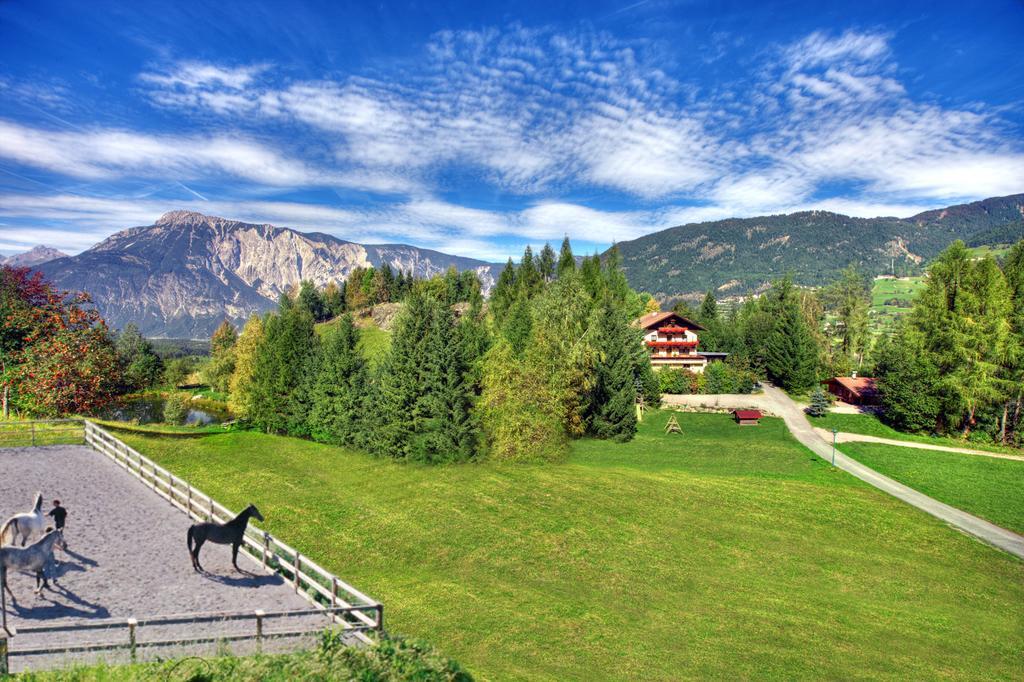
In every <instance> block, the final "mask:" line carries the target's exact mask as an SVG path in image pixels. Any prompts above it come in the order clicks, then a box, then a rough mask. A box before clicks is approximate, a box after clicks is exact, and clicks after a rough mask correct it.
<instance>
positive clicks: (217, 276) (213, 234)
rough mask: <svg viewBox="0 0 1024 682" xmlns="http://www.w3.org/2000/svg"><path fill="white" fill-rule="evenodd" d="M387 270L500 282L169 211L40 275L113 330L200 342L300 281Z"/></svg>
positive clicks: (482, 267)
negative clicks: (78, 295)
mask: <svg viewBox="0 0 1024 682" xmlns="http://www.w3.org/2000/svg"><path fill="white" fill-rule="evenodd" d="M385 263H386V264H388V265H390V266H391V268H392V269H394V270H396V271H398V270H401V271H403V272H405V273H410V272H411V273H412V274H414V275H415V276H417V277H429V276H431V275H434V274H437V273H442V272H444V271H445V270H447V269H448V268H449V267H450V266H454V267H455V268H456V269H458V270H459V271H462V270H474V271H475V272H477V273H478V275H479V276H480V278H481V281H482V282H483V284H484V286H485V288H488V289H489V287H490V286H491V285H492V284H493V282H494V275H495V273H494V272H492V267H493V266H492V265H491V264H489V263H485V262H483V261H479V260H474V259H472V258H461V257H458V256H450V255H447V254H444V253H439V252H437V251H431V250H428V249H420V248H417V247H414V246H407V245H404V244H379V245H363V244H356V243H355V242H349V241H345V240H342V239H338V238H337V237H333V236H330V235H327V234H320V233H315V232H298V231H296V230H292V229H288V228H282V227H275V226H273V225H255V224H251V223H243V222H239V221H237V220H227V219H225V218H217V217H213V216H206V215H202V214H201V213H195V212H191V211H172V212H170V213H166V214H164V215H163V216H161V217H160V219H159V220H157V221H156V222H155V223H154V224H153V225H148V226H145V227H133V228H130V229H127V230H124V231H122V232H118V233H116V234H114V235H112V236H110V237H108V238H107V239H105V240H104V241H102V242H100V243H99V244H97V245H96V246H94V247H92V248H91V249H88V250H87V251H83V252H82V253H80V254H78V255H77V256H72V257H65V258H60V259H57V260H53V261H50V262H48V263H44V264H43V265H41V266H40V268H39V269H40V270H41V271H42V272H43V273H44V274H45V275H46V276H47V277H48V278H49V279H50V280H52V281H53V283H54V284H55V285H56V286H57V287H58V288H60V289H64V290H69V291H86V292H88V293H89V294H90V295H91V296H92V298H93V301H94V302H95V303H96V304H97V306H98V307H99V309H100V311H101V312H102V313H103V316H104V317H105V318H106V320H107V322H108V324H110V325H111V326H112V327H122V326H124V325H125V324H127V323H129V322H134V323H135V324H137V325H138V326H139V329H140V330H141V331H142V333H143V334H145V335H147V336H152V337H164V338H197V339H198V338H209V336H210V334H211V333H212V332H213V330H214V329H215V328H216V327H217V325H218V324H220V322H221V321H222V320H224V319H228V320H231V321H232V322H234V323H235V324H242V323H244V321H245V320H246V319H247V318H248V317H249V316H250V315H251V314H253V313H259V312H263V311H266V310H270V309H272V308H273V307H275V306H276V304H277V300H278V298H279V297H280V295H281V293H282V292H284V291H285V290H287V289H288V288H289V287H293V286H295V285H297V284H298V283H299V282H301V281H302V280H310V281H312V282H313V283H314V284H316V285H317V286H321V287H323V286H326V285H327V284H328V283H329V282H331V281H340V280H343V279H345V278H346V277H347V276H348V274H349V273H350V272H352V270H353V269H354V268H356V267H369V266H374V267H377V266H382V265H384V264H385Z"/></svg>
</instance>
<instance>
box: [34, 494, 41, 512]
mask: <svg viewBox="0 0 1024 682" xmlns="http://www.w3.org/2000/svg"><path fill="white" fill-rule="evenodd" d="M42 508H43V494H42V493H36V504H35V506H34V507H32V511H33V512H34V513H36V514H38V513H39V512H40V510H42Z"/></svg>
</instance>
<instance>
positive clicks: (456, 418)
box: [409, 306, 476, 464]
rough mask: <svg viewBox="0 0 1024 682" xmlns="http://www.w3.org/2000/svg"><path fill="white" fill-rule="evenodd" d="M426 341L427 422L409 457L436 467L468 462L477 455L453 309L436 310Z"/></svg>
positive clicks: (424, 394) (425, 408)
mask: <svg viewBox="0 0 1024 682" xmlns="http://www.w3.org/2000/svg"><path fill="white" fill-rule="evenodd" d="M432 313H433V314H432V319H431V321H430V329H429V332H428V336H427V338H426V339H424V342H425V343H424V345H425V358H424V366H423V394H422V398H423V399H422V407H423V409H424V412H425V419H424V420H423V422H422V423H421V424H420V425H419V428H418V429H417V432H416V433H415V434H414V437H413V441H412V443H411V447H410V449H409V457H410V459H413V460H415V461H419V462H425V463H429V464H436V463H440V462H455V461H465V460H467V459H469V458H471V457H472V456H473V455H474V454H475V453H476V424H475V423H474V420H473V419H472V417H471V415H470V406H471V402H470V400H471V394H472V389H471V388H470V387H469V386H468V385H467V383H466V379H467V373H466V367H465V365H464V356H463V352H462V351H463V349H462V348H460V346H459V338H458V330H457V328H456V326H455V319H454V317H453V315H452V312H451V308H450V307H448V306H435V307H434V309H433V310H432Z"/></svg>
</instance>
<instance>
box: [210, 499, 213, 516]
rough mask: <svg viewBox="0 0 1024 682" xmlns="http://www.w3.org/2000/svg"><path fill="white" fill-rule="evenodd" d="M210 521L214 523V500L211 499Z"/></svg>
mask: <svg viewBox="0 0 1024 682" xmlns="http://www.w3.org/2000/svg"><path fill="white" fill-rule="evenodd" d="M210 521H211V522H212V521H213V498H212V497H211V498H210Z"/></svg>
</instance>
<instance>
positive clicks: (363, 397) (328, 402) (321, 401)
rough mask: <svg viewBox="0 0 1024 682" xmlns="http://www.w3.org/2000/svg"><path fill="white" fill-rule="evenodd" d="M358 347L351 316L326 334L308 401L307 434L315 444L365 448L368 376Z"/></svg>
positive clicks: (339, 322) (357, 338)
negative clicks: (309, 404)
mask: <svg viewBox="0 0 1024 682" xmlns="http://www.w3.org/2000/svg"><path fill="white" fill-rule="evenodd" d="M358 343H359V332H358V330H357V329H356V327H355V325H354V324H353V323H352V316H351V315H344V316H343V317H342V318H341V319H340V320H339V321H338V324H337V325H336V326H333V327H332V328H330V329H329V330H328V331H327V333H326V334H325V337H324V339H323V352H322V355H321V360H320V364H319V367H318V370H317V375H316V379H315V381H314V382H313V387H312V390H311V398H310V402H311V405H312V407H311V409H310V412H309V434H310V436H311V437H312V438H313V439H314V440H318V441H320V442H323V443H337V444H343V445H353V446H363V445H365V444H366V441H367V436H368V433H367V424H366V408H367V401H368V398H369V373H368V371H367V367H366V361H365V360H364V359H363V356H362V353H360V352H359V349H358V348H357V345H358Z"/></svg>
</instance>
